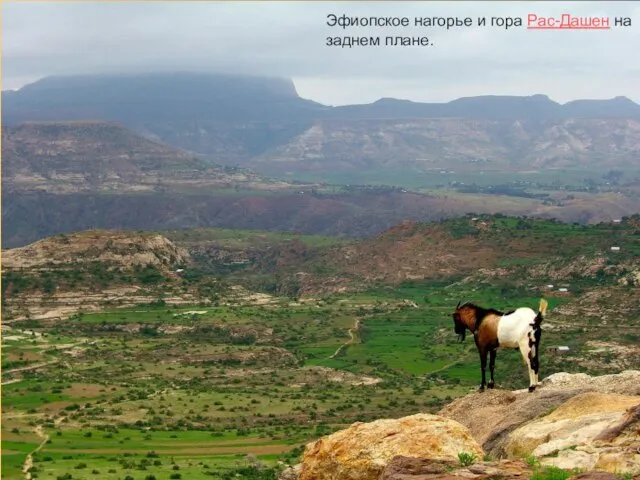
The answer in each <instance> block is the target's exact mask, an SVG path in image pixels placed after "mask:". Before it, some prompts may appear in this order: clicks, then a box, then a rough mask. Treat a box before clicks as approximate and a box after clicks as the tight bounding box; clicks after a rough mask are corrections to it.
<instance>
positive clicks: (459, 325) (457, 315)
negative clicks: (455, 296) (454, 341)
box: [451, 302, 467, 342]
mask: <svg viewBox="0 0 640 480" xmlns="http://www.w3.org/2000/svg"><path fill="white" fill-rule="evenodd" d="M461 313H462V312H460V302H458V305H456V310H455V311H454V312H453V313H452V314H451V316H452V317H453V330H454V331H455V332H456V334H458V338H459V339H460V341H461V342H464V338H465V336H466V335H467V326H466V325H465V324H464V322H463V321H462V315H461Z"/></svg>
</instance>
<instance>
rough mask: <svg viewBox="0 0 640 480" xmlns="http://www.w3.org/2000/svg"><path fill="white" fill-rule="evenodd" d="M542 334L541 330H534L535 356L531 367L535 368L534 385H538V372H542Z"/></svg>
mask: <svg viewBox="0 0 640 480" xmlns="http://www.w3.org/2000/svg"><path fill="white" fill-rule="evenodd" d="M541 334H542V331H541V330H539V329H538V330H534V331H533V332H532V336H533V354H532V358H531V367H532V368H533V380H534V382H535V383H534V385H538V372H539V370H540V336H541ZM529 343H531V342H529Z"/></svg>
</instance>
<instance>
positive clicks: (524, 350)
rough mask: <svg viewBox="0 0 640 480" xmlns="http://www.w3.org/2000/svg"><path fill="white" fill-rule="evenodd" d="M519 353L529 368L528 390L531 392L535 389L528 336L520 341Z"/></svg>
mask: <svg viewBox="0 0 640 480" xmlns="http://www.w3.org/2000/svg"><path fill="white" fill-rule="evenodd" d="M520 353H521V354H522V360H524V364H525V365H526V366H527V370H529V391H530V392H533V391H534V390H535V389H536V383H535V376H534V375H535V373H534V371H533V369H532V368H531V348H530V347H529V338H528V337H526V338H524V340H522V341H521V342H520Z"/></svg>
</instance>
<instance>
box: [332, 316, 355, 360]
mask: <svg viewBox="0 0 640 480" xmlns="http://www.w3.org/2000/svg"><path fill="white" fill-rule="evenodd" d="M359 329H360V319H356V322H355V323H354V324H353V327H351V328H350V329H349V340H347V341H346V342H345V343H344V344H342V345H340V346H339V347H338V349H337V350H336V351H335V352H334V353H333V355H331V356H330V357H329V358H336V357H337V356H338V355H339V354H340V352H341V351H342V350H343V349H344V348H347V347H348V346H349V345H351V344H352V343H353V342H355V341H356V332H357V331H358V330H359Z"/></svg>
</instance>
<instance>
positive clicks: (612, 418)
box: [281, 370, 640, 480]
mask: <svg viewBox="0 0 640 480" xmlns="http://www.w3.org/2000/svg"><path fill="white" fill-rule="evenodd" d="M639 389H640V371H633V370H630V371H625V372H622V373H620V374H616V375H603V376H600V377H590V376H589V375H585V374H567V373H558V374H555V375H551V376H550V377H548V378H546V379H544V380H543V381H542V382H541V386H540V388H539V389H538V390H536V391H535V392H534V393H528V392H527V391H526V390H525V391H516V392H510V391H502V390H489V391H486V392H483V393H472V394H470V395H467V396H465V397H462V398H458V399H456V400H455V401H453V402H452V403H451V404H449V405H447V406H446V407H445V408H443V409H442V410H441V411H440V412H439V415H428V414H416V415H412V416H409V417H404V418H399V419H382V420H377V421H375V422H371V423H354V424H353V425H351V426H350V427H349V428H347V429H345V430H341V431H339V432H336V433H334V434H332V435H329V436H326V437H323V438H321V439H319V440H317V441H316V442H313V443H310V444H309V445H307V448H306V450H305V452H304V455H303V458H302V462H301V464H299V465H297V466H295V467H294V468H290V469H288V470H287V471H286V473H283V475H285V476H281V478H282V479H284V478H286V479H287V480H294V479H297V480H325V479H326V480H329V479H331V480H453V479H460V478H465V479H475V480H489V479H498V478H499V479H516V478H521V479H526V478H531V477H532V476H533V473H534V471H535V470H542V471H544V470H545V469H548V468H551V467H556V468H561V469H564V470H567V471H571V470H574V469H578V470H580V471H582V472H583V473H581V475H578V476H577V477H575V478H576V480H577V479H580V480H588V479H590V478H594V479H596V480H613V478H615V477H612V475H613V474H614V473H615V474H616V475H620V474H625V475H631V476H632V478H640V395H639V393H640V392H639ZM480 445H482V447H481V446H480ZM462 452H466V453H467V454H468V455H467V456H466V458H465V457H464V456H459V454H460V453H462ZM487 456H489V457H491V458H493V459H495V460H493V461H483V460H484V459H485V457H487ZM524 457H529V458H530V457H535V458H536V462H529V461H527V462H524V461H523V460H522V458H524ZM534 463H535V464H537V465H535V466H533V465H534ZM633 475H635V476H633Z"/></svg>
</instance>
